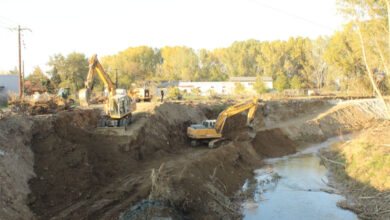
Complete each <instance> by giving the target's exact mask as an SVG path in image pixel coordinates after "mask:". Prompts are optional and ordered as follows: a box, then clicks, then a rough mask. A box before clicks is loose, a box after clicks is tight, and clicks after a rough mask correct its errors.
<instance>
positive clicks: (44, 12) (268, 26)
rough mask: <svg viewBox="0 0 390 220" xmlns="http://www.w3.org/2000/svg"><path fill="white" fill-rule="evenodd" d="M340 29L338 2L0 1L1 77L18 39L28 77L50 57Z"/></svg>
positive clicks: (13, 60)
mask: <svg viewBox="0 0 390 220" xmlns="http://www.w3.org/2000/svg"><path fill="white" fill-rule="evenodd" d="M342 23H344V20H343V18H342V17H341V16H340V15H338V14H337V11H336V4H335V0H293V1H292V0H272V1H271V0H137V1H135V0H110V1H108V0H106V1H101V0H62V1H59V0H1V1H0V71H1V70H3V71H4V70H5V71H8V70H10V69H13V68H14V67H15V66H17V65H18V50H17V45H18V41H17V32H16V31H13V32H12V31H10V30H8V29H6V28H7V27H15V26H16V25H17V24H20V25H21V26H22V27H28V28H30V29H31V30H32V32H28V31H25V32H23V39H24V44H25V48H23V52H22V53H23V59H24V60H25V72H26V74H30V73H31V72H32V71H33V67H34V66H36V65H39V66H40V67H41V68H42V69H43V70H45V71H46V70H48V67H47V66H46V63H47V62H48V61H49V57H50V56H52V55H54V54H56V53H62V54H64V55H67V54H69V53H71V52H74V51H75V52H80V53H84V54H85V55H86V56H87V57H90V56H91V55H92V54H94V53H97V54H98V56H104V55H112V54H115V53H117V52H118V51H121V50H124V49H126V48H128V47H136V46H140V45H147V46H151V47H163V46H167V45H168V46H175V45H178V46H183V45H185V46H188V47H192V48H194V49H200V48H206V49H214V48H218V47H228V46H229V45H231V44H232V43H233V42H234V41H241V40H248V39H257V40H260V41H263V40H277V39H281V40H286V39H288V38H289V37H291V36H293V37H296V36H303V37H309V38H317V37H318V36H320V35H331V34H332V33H333V32H334V31H335V30H337V29H338V28H340V25H341V24H342Z"/></svg>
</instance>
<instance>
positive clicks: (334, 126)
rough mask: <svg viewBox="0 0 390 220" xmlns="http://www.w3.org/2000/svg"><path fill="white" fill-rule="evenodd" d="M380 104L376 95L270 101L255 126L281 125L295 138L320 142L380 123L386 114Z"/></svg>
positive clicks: (261, 127)
mask: <svg viewBox="0 0 390 220" xmlns="http://www.w3.org/2000/svg"><path fill="white" fill-rule="evenodd" d="M380 105H381V104H380V103H379V102H378V101H377V100H375V99H367V100H351V101H342V100H288V101H284V102H275V101H270V102H265V104H264V106H263V107H262V109H261V110H260V112H258V113H257V114H256V118H255V128H256V130H258V131H262V130H270V129H274V128H280V129H281V130H282V132H283V133H284V134H286V135H287V136H288V137H290V138H291V139H292V140H294V141H298V142H300V143H307V142H320V141H323V140H326V139H327V138H330V137H334V136H337V135H340V134H346V133H352V132H355V131H360V130H362V129H364V128H369V127H371V126H373V125H375V124H377V123H378V122H379V121H381V120H382V118H383V115H384V112H383V109H382V108H381V107H380Z"/></svg>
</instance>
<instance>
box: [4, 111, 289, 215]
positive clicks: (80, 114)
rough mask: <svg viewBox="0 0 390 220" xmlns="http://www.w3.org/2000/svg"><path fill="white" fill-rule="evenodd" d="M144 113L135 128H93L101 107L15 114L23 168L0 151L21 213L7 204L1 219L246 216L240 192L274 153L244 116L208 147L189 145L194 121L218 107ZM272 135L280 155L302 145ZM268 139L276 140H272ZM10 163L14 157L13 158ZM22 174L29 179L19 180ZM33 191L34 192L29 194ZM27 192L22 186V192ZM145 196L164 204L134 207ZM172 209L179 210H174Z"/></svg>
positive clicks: (136, 117) (17, 154)
mask: <svg viewBox="0 0 390 220" xmlns="http://www.w3.org/2000/svg"><path fill="white" fill-rule="evenodd" d="M144 110H145V112H139V113H136V114H135V115H134V123H133V124H132V125H131V126H130V127H129V131H127V132H123V131H122V132H120V131H112V132H105V131H103V132H102V131H101V130H96V129H94V128H93V127H94V126H95V125H96V124H97V120H98V118H99V112H98V111H93V110H83V111H70V112H60V113H57V114H55V115H53V116H35V117H30V118H21V119H22V120H20V121H18V120H17V119H15V118H10V119H7V120H14V121H12V124H14V125H15V126H17V128H16V130H17V131H18V132H19V133H16V135H17V136H18V138H17V139H15V140H14V141H15V142H10V143H11V144H12V149H13V150H14V151H17V152H12V155H14V157H22V158H23V161H22V162H21V164H22V165H21V166H24V167H21V168H18V169H20V170H23V173H21V172H11V171H12V170H11V168H9V167H7V166H6V164H7V163H6V160H4V158H2V155H0V159H1V160H0V163H1V165H2V169H3V170H6V171H7V173H8V174H9V175H8V177H6V178H5V180H7V181H8V182H7V183H6V184H5V185H7V184H8V185H9V186H10V187H9V188H10V189H15V190H14V191H11V192H10V193H9V195H8V197H9V198H10V199H8V201H13V203H12V204H11V203H10V202H8V203H7V200H5V199H1V200H2V204H3V208H4V209H3V210H16V211H14V212H11V211H7V212H9V213H7V212H4V211H0V216H1V217H3V216H5V219H9V218H11V219H15V218H16V219H18V218H20V219H32V218H38V219H49V218H52V219H117V218H118V217H119V216H120V214H121V213H122V215H123V217H126V216H128V215H130V214H131V215H133V217H137V216H138V217H137V218H142V217H143V216H145V215H147V214H152V216H163V214H164V213H168V214H166V215H168V216H171V217H172V216H173V217H175V215H173V214H172V213H180V216H189V217H192V218H194V219H199V218H206V219H207V218H208V219H236V218H237V217H239V216H240V213H239V207H238V206H237V205H236V204H235V203H234V202H232V201H233V200H232V199H233V198H234V193H235V192H236V191H237V190H238V189H239V188H240V187H241V185H242V184H243V183H244V181H245V179H247V178H248V177H250V176H251V175H252V170H253V169H255V168H257V167H259V166H260V164H261V158H263V157H265V156H269V155H267V154H265V153H264V151H263V149H262V148H263V147H264V145H256V144H255V145H253V143H257V141H259V140H257V141H254V142H253V143H252V142H251V139H250V138H249V136H248V133H247V129H246V127H244V124H245V122H244V123H242V121H245V120H242V119H243V118H244V119H245V115H241V116H237V117H233V118H231V119H229V121H228V122H227V123H228V124H229V125H228V126H227V129H226V131H224V132H226V135H229V134H234V135H232V137H233V138H232V139H231V140H232V142H230V143H229V144H228V145H226V146H223V147H221V148H218V149H208V148H207V147H206V146H203V147H200V148H191V147H190V146H189V142H188V140H187V137H186V128H187V127H188V125H189V124H191V123H198V122H200V121H201V120H202V119H206V118H207V117H206V115H205V114H210V113H212V112H211V111H210V108H203V107H199V106H191V105H183V104H179V103H164V104H157V105H151V106H149V107H148V106H147V107H146V108H145V109H144ZM7 120H6V121H4V120H2V121H0V123H1V124H0V126H2V128H4V129H2V131H3V130H4V131H7V132H6V133H2V134H4V135H2V136H1V137H2V138H3V139H1V140H2V143H3V142H4V143H6V142H7V141H9V138H12V137H13V136H12V135H10V134H11V133H12V131H13V130H12V129H8V128H9V125H8V124H6V122H7ZM23 126H24V127H23ZM240 131H243V132H240ZM235 135H237V136H238V137H239V138H235V137H236V136H235ZM274 138H275V144H274V145H273V147H275V149H279V150H278V151H279V152H280V153H279V154H278V155H283V154H286V153H290V152H292V151H293V150H294V146H289V145H290V143H291V142H290V141H286V142H285V141H283V140H282V141H280V140H279V136H278V135H275V136H274ZM268 141H269V143H270V144H271V145H272V143H273V141H272V140H271V139H269V140H268ZM19 142H20V143H22V144H18V143H19ZM15 146H16V147H15ZM30 146H31V149H32V151H31V150H30ZM267 146H269V145H267ZM269 147H271V148H272V146H269ZM10 149H11V148H10ZM1 150H2V152H3V151H4V152H6V150H7V148H5V147H3V146H2V148H1ZM22 151H26V152H22ZM5 155H7V154H5ZM9 155H11V154H9ZM33 155H35V158H34V159H33ZM7 156H8V155H7ZM9 160H11V157H7V161H9ZM10 163H12V161H11V162H10ZM23 164H25V165H23ZM19 174H20V176H19ZM34 174H35V176H34ZM7 178H8V179H7ZM30 178H32V179H31V180H30V181H29V182H28V183H29V184H28V185H27V180H28V179H30ZM16 180H17V181H18V182H19V183H20V184H21V186H20V187H18V188H15V187H11V185H12V182H13V181H15V182H17V181H16ZM2 186H3V184H2ZM2 188H3V187H2ZM29 188H30V189H31V193H30V194H29V196H28V198H27V195H28V193H29ZM21 190H23V193H19V192H20V191H21ZM3 192H5V191H3V189H2V191H1V193H3ZM15 196H18V197H20V198H19V200H16V199H14V197H15ZM2 198H6V197H2ZM11 198H12V199H11ZM143 199H149V200H147V201H152V202H151V203H150V202H149V203H148V204H157V203H158V204H164V207H165V208H162V209H159V210H156V207H157V206H156V205H154V206H151V205H149V206H148V208H147V209H146V210H144V211H143V212H137V213H136V214H135V215H134V213H133V214H132V212H130V211H129V208H130V207H132V206H134V205H136V204H140V203H139V202H140V201H141V200H143ZM26 204H28V206H29V208H30V209H31V211H30V210H29V209H28V207H27V205H26ZM169 210H173V211H171V214H170V215H169ZM33 213H34V214H33ZM149 216H150V215H149Z"/></svg>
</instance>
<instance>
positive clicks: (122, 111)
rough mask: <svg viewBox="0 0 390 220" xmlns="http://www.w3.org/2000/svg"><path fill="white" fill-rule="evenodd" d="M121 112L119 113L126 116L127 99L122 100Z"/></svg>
mask: <svg viewBox="0 0 390 220" xmlns="http://www.w3.org/2000/svg"><path fill="white" fill-rule="evenodd" d="M120 110H121V112H120V113H119V114H120V115H123V114H125V98H121V99H120Z"/></svg>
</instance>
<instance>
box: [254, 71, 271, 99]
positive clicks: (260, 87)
mask: <svg viewBox="0 0 390 220" xmlns="http://www.w3.org/2000/svg"><path fill="white" fill-rule="evenodd" d="M253 89H254V90H255V91H256V92H257V94H259V95H261V94H264V93H266V92H267V91H268V89H267V87H266V86H265V83H264V81H263V80H262V79H261V77H259V76H258V77H257V79H256V82H255V84H254V85H253Z"/></svg>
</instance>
